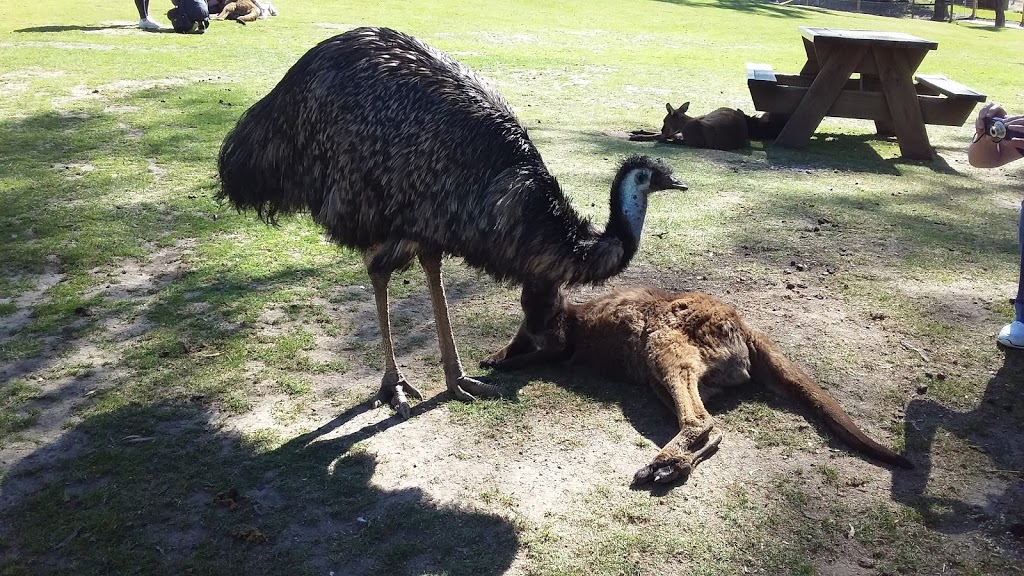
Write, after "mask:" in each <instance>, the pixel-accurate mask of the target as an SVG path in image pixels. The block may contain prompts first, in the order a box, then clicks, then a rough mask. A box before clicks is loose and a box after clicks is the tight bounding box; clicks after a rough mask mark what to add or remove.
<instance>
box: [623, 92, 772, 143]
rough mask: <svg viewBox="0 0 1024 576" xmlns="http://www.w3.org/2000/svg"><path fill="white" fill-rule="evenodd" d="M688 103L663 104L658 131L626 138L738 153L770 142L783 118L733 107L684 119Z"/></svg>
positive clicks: (645, 132)
mask: <svg viewBox="0 0 1024 576" xmlns="http://www.w3.org/2000/svg"><path fill="white" fill-rule="evenodd" d="M689 108H690V103H689V102H685V103H683V105H682V106H680V107H679V108H673V107H672V104H671V103H666V104H665V109H666V110H667V111H668V114H666V115H665V119H664V120H662V123H661V132H660V133H655V132H648V131H645V130H634V131H633V132H632V133H631V135H630V137H629V139H630V140H634V141H640V142H650V141H652V140H657V141H658V142H673V143H674V142H679V143H681V144H684V145H686V146H692V147H694V148H714V149H716V150H737V149H739V148H747V147H748V146H750V141H751V140H771V139H774V138H775V137H776V136H778V135H779V132H780V131H781V130H782V126H784V125H785V119H783V118H781V117H779V116H778V115H775V116H772V115H770V114H767V113H766V114H761V115H759V116H747V115H746V114H744V113H743V111H742V110H739V109H736V108H718V109H716V110H713V111H711V112H709V113H707V114H705V115H703V116H697V117H693V116H687V115H686V111H687V110H689Z"/></svg>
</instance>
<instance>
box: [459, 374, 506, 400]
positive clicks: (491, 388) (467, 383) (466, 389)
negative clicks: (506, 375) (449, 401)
mask: <svg viewBox="0 0 1024 576" xmlns="http://www.w3.org/2000/svg"><path fill="white" fill-rule="evenodd" d="M448 390H449V391H451V393H452V395H453V396H455V397H456V398H457V399H459V400H462V401H463V402H472V401H474V400H476V399H477V398H478V397H480V398H499V397H501V392H502V391H501V388H498V387H497V386H495V385H494V384H486V383H484V382H481V381H479V380H476V379H473V378H470V377H469V376H466V375H463V376H461V377H459V378H458V379H456V380H455V381H450V382H448Z"/></svg>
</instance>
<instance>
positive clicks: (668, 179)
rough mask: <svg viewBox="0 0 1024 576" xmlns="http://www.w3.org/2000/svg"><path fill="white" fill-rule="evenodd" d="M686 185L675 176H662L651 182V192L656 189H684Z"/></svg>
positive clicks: (686, 187)
mask: <svg viewBox="0 0 1024 576" xmlns="http://www.w3.org/2000/svg"><path fill="white" fill-rule="evenodd" d="M686 189H688V186H687V185H686V184H684V183H683V182H682V180H679V179H678V178H676V177H675V176H664V175H663V176H662V177H661V178H658V179H657V180H656V181H654V182H651V192H655V191H658V190H686Z"/></svg>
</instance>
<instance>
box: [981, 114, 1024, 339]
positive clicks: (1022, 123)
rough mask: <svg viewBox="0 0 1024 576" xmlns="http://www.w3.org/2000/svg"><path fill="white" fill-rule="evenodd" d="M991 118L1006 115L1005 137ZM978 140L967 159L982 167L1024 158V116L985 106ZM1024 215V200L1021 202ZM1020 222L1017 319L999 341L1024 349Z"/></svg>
mask: <svg viewBox="0 0 1024 576" xmlns="http://www.w3.org/2000/svg"><path fill="white" fill-rule="evenodd" d="M989 118H1002V119H1003V125H1004V126H1005V127H1006V134H1005V135H1003V136H999V135H995V136H994V135H991V134H990V133H989V131H988V127H987V126H986V125H985V124H986V122H985V121H986V120H987V119H989ZM974 130H975V135H974V141H973V142H971V145H970V147H969V148H968V149H967V160H968V162H970V163H971V166H976V167H978V168H995V167H997V166H1002V165H1004V164H1008V163H1010V162H1013V161H1014V160H1019V159H1021V158H1022V157H1024V115H1017V116H1007V115H1006V110H1004V109H1003V107H1002V106H1000V105H999V104H996V103H995V102H988V103H986V104H985V105H984V106H982V107H981V110H980V111H979V112H978V117H977V118H976V119H975V120H974ZM1021 211H1022V214H1024V202H1022V203H1021ZM1020 218H1024V216H1021V217H1019V218H1018V221H1017V247H1018V250H1020V254H1021V259H1020V270H1019V276H1018V279H1017V297H1016V298H1015V299H1014V301H1013V308H1014V313H1015V316H1014V320H1013V322H1011V323H1009V324H1007V325H1006V326H1003V329H1002V330H1000V331H999V335H998V336H996V342H998V343H1000V344H1002V345H1003V346H1008V347H1010V348H1022V349H1024V222H1022V221H1021V220H1020Z"/></svg>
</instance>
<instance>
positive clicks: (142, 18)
mask: <svg viewBox="0 0 1024 576" xmlns="http://www.w3.org/2000/svg"><path fill="white" fill-rule="evenodd" d="M135 7H136V8H138V10H139V28H142V29H143V30H159V29H160V24H158V23H157V22H156V21H155V20H153V19H152V18H150V17H149V0H135Z"/></svg>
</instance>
